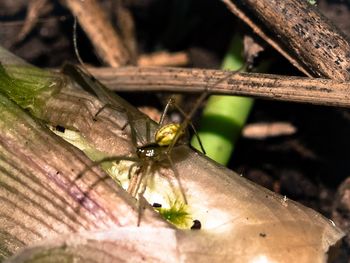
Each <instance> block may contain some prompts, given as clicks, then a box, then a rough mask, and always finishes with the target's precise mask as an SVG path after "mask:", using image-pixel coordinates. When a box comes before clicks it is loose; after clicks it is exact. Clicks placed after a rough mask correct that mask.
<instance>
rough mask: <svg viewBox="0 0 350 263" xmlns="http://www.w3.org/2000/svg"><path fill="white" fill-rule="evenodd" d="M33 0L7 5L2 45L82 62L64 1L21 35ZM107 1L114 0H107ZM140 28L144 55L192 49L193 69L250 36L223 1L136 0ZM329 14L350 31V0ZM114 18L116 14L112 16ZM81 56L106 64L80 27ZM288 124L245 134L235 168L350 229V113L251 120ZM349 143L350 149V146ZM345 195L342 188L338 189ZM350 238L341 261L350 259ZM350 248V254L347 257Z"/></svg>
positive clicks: (286, 110) (282, 110)
mask: <svg viewBox="0 0 350 263" xmlns="http://www.w3.org/2000/svg"><path fill="white" fill-rule="evenodd" d="M28 2H29V1H11V0H3V1H1V2H0V26H1V30H0V44H1V45H2V46H4V47H5V48H7V49H8V50H10V51H11V52H13V53H15V54H17V55H18V56H20V57H22V58H24V59H25V60H27V61H28V62H30V63H32V64H34V65H37V66H40V67H60V66H61V65H62V64H63V63H64V62H65V61H73V62H76V59H75V54H74V49H73V46H72V29H73V26H72V25H73V17H72V15H71V14H70V12H69V11H68V10H67V9H65V8H64V7H62V6H61V5H60V4H59V2H55V1H50V2H49V4H48V6H47V7H46V8H47V10H44V11H43V13H42V15H41V18H40V20H39V21H38V23H37V24H36V25H35V27H34V28H33V29H32V30H31V32H30V33H29V34H28V35H27V36H26V37H25V38H23V39H21V40H17V39H16V38H17V36H18V32H19V31H20V30H21V28H22V26H23V24H24V22H23V21H24V17H25V14H26V7H27V4H28ZM104 2H105V4H106V5H107V4H108V3H106V2H108V1H104ZM125 4H126V7H128V8H129V10H130V11H131V13H132V15H133V17H134V20H135V25H136V29H137V31H136V32H137V43H138V50H139V52H140V53H149V52H154V51H157V50H167V51H170V52H172V51H184V50H185V51H188V52H189V54H190V58H191V65H190V66H193V67H202V68H203V67H205V68H218V67H219V66H220V61H221V60H222V57H223V55H224V54H225V52H226V50H227V48H228V46H229V45H230V40H231V37H232V36H233V34H234V33H235V32H240V34H250V31H249V29H247V28H246V26H245V25H243V24H242V23H241V22H240V21H238V20H237V19H236V18H235V17H234V16H233V15H232V14H231V13H229V12H228V10H227V9H226V7H225V6H224V5H223V4H222V2H221V1H217V0H201V1H199V0H191V1H189V0H174V1H161V0H147V1H144V0H143V1H141V0H128V1H125ZM318 7H319V8H320V9H321V11H322V12H323V13H324V14H325V15H326V16H328V17H329V18H330V19H332V20H333V23H334V24H336V25H337V26H338V27H339V28H341V29H342V30H343V31H344V33H345V34H347V35H348V36H349V35H350V26H349V25H350V24H349V22H348V17H349V15H350V2H349V1H326V0H322V1H318ZM111 17H113V16H112V14H111ZM78 43H79V48H80V53H81V56H82V57H83V59H84V60H85V61H86V62H87V63H91V64H95V65H100V61H99V60H98V58H97V56H96V55H95V54H94V51H93V47H92V45H91V44H90V42H89V40H88V39H87V37H86V36H85V35H84V33H83V32H82V30H78ZM263 60H269V61H270V62H271V64H272V65H271V67H270V69H269V73H275V74H284V75H301V73H299V72H298V71H297V70H296V69H294V68H293V67H292V66H291V65H290V64H289V63H288V62H287V61H286V60H285V59H284V58H282V57H281V56H280V55H278V54H277V53H276V52H274V51H273V50H271V49H270V48H268V47H265V51H264V52H263V54H262V56H260V58H259V59H258V62H259V61H263ZM124 96H126V97H130V96H132V97H133V98H134V99H135V97H139V98H141V99H142V101H140V102H139V104H140V105H146V106H150V105H149V104H151V106H152V105H156V106H161V104H162V100H163V99H160V101H158V102H156V103H154V101H157V100H159V98H162V96H158V95H155V94H149V95H148V97H149V98H150V100H149V101H150V103H148V102H147V101H145V100H144V96H137V95H136V96H135V95H134V94H124ZM261 122H268V123H274V122H286V123H289V124H291V125H293V126H294V127H295V128H296V131H295V132H294V133H293V134H290V135H280V136H272V137H267V138H263V139H252V138H247V137H241V138H240V139H239V141H238V142H237V147H236V149H235V152H234V154H233V157H232V160H231V162H230V165H229V167H230V168H232V169H233V170H235V171H237V172H238V173H241V174H242V175H243V176H245V177H247V178H249V179H251V180H253V181H255V182H257V183H259V184H261V185H263V186H265V187H267V188H269V189H271V190H273V191H276V192H278V193H280V194H282V195H286V196H287V197H288V198H290V199H293V200H296V201H298V202H301V203H303V204H305V205H306V206H309V207H312V208H313V209H315V210H317V211H319V212H320V213H322V214H323V215H325V216H326V217H329V218H333V220H335V222H336V223H337V224H338V225H340V226H342V227H343V228H344V230H347V231H349V228H350V200H348V199H346V196H350V195H349V194H347V193H349V190H348V189H350V179H347V178H348V176H349V175H350V162H348V159H347V158H348V156H350V140H348V139H347V136H348V135H349V134H350V111H349V110H348V109H341V108H332V107H321V106H314V105H305V104H297V103H289V102H276V101H266V100H256V101H255V105H254V108H253V110H252V112H251V115H250V117H249V120H248V124H255V123H261ZM347 145H349V147H348V146H347ZM346 179H347V180H346ZM338 189H340V190H339V192H338V193H337V190H338ZM349 244H350V239H349V238H348V239H346V242H344V243H343V244H342V245H343V252H342V256H341V258H340V259H339V261H337V262H348V261H349V259H350V256H349V254H350V252H347V250H348V251H349V249H348V247H347V246H348V245H349ZM347 253H349V254H347Z"/></svg>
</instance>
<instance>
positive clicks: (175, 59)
mask: <svg viewBox="0 0 350 263" xmlns="http://www.w3.org/2000/svg"><path fill="white" fill-rule="evenodd" d="M188 63H189V57H188V55H187V53H185V52H175V53H169V52H165V51H160V52H155V53H152V54H147V55H146V54H145V55H141V56H139V58H138V61H137V65H139V66H141V67H150V66H172V67H173V66H184V65H187V64H188Z"/></svg>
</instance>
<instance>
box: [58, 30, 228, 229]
mask: <svg viewBox="0 0 350 263" xmlns="http://www.w3.org/2000/svg"><path fill="white" fill-rule="evenodd" d="M75 27H76V24H75ZM73 40H74V46H75V51H76V55H77V57H78V60H79V61H80V63H81V65H82V68H80V67H76V66H72V65H66V67H65V70H64V72H66V73H67V72H68V73H70V75H74V76H75V78H79V79H80V83H83V86H84V87H86V88H87V89H89V90H90V91H91V90H92V91H93V92H94V93H95V94H96V95H97V97H98V98H99V99H100V100H101V101H103V102H104V103H105V105H104V106H103V107H102V108H100V110H98V112H97V113H96V115H95V118H96V117H98V115H99V114H100V113H101V112H102V111H103V109H105V108H107V107H109V108H112V109H114V110H116V111H119V112H123V113H124V114H125V115H126V116H127V124H126V126H128V127H129V131H130V137H131V142H132V145H133V148H134V150H133V153H132V155H131V156H111V157H107V158H103V159H101V160H99V161H98V162H96V163H95V165H98V164H102V163H104V162H112V161H114V162H117V163H121V162H123V161H129V162H131V164H130V165H129V168H128V184H127V187H126V189H127V191H128V192H129V193H130V194H131V195H132V196H133V197H135V198H136V199H138V200H139V219H138V225H139V224H140V219H141V214H142V205H141V204H140V203H141V201H142V200H144V198H143V197H144V196H145V194H147V193H146V191H147V190H150V189H151V188H152V184H153V185H154V184H155V185H157V184H158V182H156V183H154V180H155V177H156V175H158V178H163V179H165V180H163V182H164V181H165V182H166V184H167V186H168V189H171V191H167V193H165V194H163V197H162V200H159V199H155V200H150V198H147V199H148V201H149V202H150V203H160V204H161V205H162V209H161V210H162V211H167V210H166V209H167V208H166V207H165V205H164V204H165V203H167V204H168V207H169V208H170V210H169V211H171V212H170V214H172V215H173V214H178V215H181V216H182V217H183V219H184V221H189V222H191V220H190V218H189V216H188V212H187V211H186V207H187V204H188V201H187V198H186V195H185V191H184V188H183V186H182V184H181V180H180V176H179V173H178V171H177V169H176V167H175V164H174V162H173V159H172V152H173V149H174V147H176V146H177V145H179V144H180V142H181V141H182V140H181V138H183V137H184V135H185V131H186V129H187V127H188V126H191V127H192V128H193V130H194V131H195V129H194V127H193V125H192V123H191V118H192V117H193V115H194V113H195V112H196V110H197V109H198V108H199V106H200V105H201V103H202V102H203V101H204V99H205V98H206V96H207V94H208V91H207V88H206V90H205V92H203V93H202V94H201V96H200V97H199V98H198V99H197V101H196V102H195V105H194V106H193V108H192V110H191V112H190V113H189V114H185V113H184V112H183V111H182V110H181V108H180V107H178V106H177V105H176V104H175V103H174V101H173V100H172V99H170V100H169V101H168V103H167V104H166V106H165V109H164V111H163V114H162V116H161V118H160V122H159V123H157V124H156V125H154V123H152V122H151V120H149V119H148V118H139V117H135V116H136V115H135V114H134V113H133V112H130V111H129V108H128V110H127V109H126V108H127V107H125V106H124V105H123V103H121V100H120V99H118V98H116V97H115V95H114V94H111V92H109V91H108V89H107V88H106V87H104V86H103V85H102V84H101V83H100V82H98V81H97V80H96V79H95V78H93V77H92V75H91V74H90V73H89V72H88V70H87V69H86V67H85V66H84V63H83V62H82V59H81V58H80V56H79V52H78V49H77V42H76V37H73ZM230 75H231V74H229V76H230ZM224 79H226V78H224ZM224 79H220V80H219V81H218V82H217V83H219V82H221V81H223V80H224ZM214 85H216V83H215V84H214ZM170 106H174V107H176V109H178V111H179V112H180V113H181V114H182V115H183V116H184V121H183V122H182V123H181V124H176V123H169V124H164V119H165V116H166V114H167V112H168V109H169V107H170ZM140 123H141V126H143V127H142V128H141V129H140V128H139V127H140ZM125 128H126V127H125ZM195 134H196V132H195ZM197 139H198V141H199V144H200V145H201V146H202V144H201V141H200V139H199V138H198V137H197ZM202 150H203V152H204V149H203V147H202ZM90 168H91V167H90ZM90 168H89V169H90ZM169 171H171V172H170V173H169ZM82 174H83V173H80V175H79V176H80V177H81V176H82ZM172 179H175V180H172ZM118 180H119V179H118ZM158 188H159V187H158ZM170 192H171V193H170ZM153 196H154V195H153ZM155 196H157V197H159V194H158V193H156V194H155ZM176 207H177V208H176ZM174 209H175V210H176V209H177V210H178V211H179V213H174V211H173V210H174ZM159 211H160V210H159ZM167 213H168V214H169V212H167ZM177 221H179V220H177ZM180 221H181V220H180ZM189 226H190V225H189Z"/></svg>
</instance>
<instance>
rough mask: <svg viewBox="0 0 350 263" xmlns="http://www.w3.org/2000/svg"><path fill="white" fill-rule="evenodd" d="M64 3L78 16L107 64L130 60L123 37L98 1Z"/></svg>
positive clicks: (112, 64) (115, 64)
mask: <svg viewBox="0 0 350 263" xmlns="http://www.w3.org/2000/svg"><path fill="white" fill-rule="evenodd" d="M62 1H63V0H62ZM64 3H66V5H67V6H68V7H69V9H70V10H71V11H72V13H73V15H74V16H76V17H77V19H78V21H79V23H80V25H81V26H82V28H83V29H84V31H85V32H86V34H87V35H88V36H89V38H90V40H91V42H92V43H93V45H94V47H95V48H96V50H97V53H98V54H99V56H100V57H101V58H102V59H103V61H104V62H105V63H106V64H107V65H109V66H111V67H119V66H122V65H125V64H127V63H128V62H129V61H130V56H129V53H128V51H127V49H126V48H125V46H124V43H123V40H122V38H121V37H120V36H118V34H117V33H116V31H115V30H114V29H113V27H112V24H111V23H110V21H109V20H108V18H107V16H106V14H105V13H104V11H103V10H102V9H101V7H100V6H99V4H98V2H96V1H95V0H85V1H78V0H64Z"/></svg>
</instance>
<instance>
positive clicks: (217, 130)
mask: <svg viewBox="0 0 350 263" xmlns="http://www.w3.org/2000/svg"><path fill="white" fill-rule="evenodd" d="M242 50H243V45H242V39H241V38H240V37H239V36H237V35H236V36H235V37H234V38H233V41H232V46H231V48H230V50H229V52H228V53H227V55H226V56H225V58H224V61H223V64H222V68H223V69H230V70H238V69H240V68H242V67H243V65H244V59H243V58H242V56H241V54H242ZM253 102H254V100H253V99H251V98H246V97H234V96H210V98H209V99H208V103H207V105H206V107H205V109H204V111H203V116H202V119H201V123H200V129H199V132H198V134H199V137H200V138H201V141H202V143H203V145H204V149H205V151H206V154H207V156H208V157H210V158H211V159H213V160H215V161H217V162H218V163H221V164H223V165H226V164H227V163H228V161H229V160H230V157H231V155H232V152H233V150H234V147H235V144H236V141H237V139H238V138H239V135H240V132H241V129H242V128H243V126H244V124H245V122H246V120H247V117H248V115H249V113H250V110H251V108H252V105H253ZM191 144H192V146H193V147H195V148H196V149H200V147H199V144H198V141H197V140H196V138H192V142H191Z"/></svg>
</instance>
